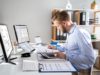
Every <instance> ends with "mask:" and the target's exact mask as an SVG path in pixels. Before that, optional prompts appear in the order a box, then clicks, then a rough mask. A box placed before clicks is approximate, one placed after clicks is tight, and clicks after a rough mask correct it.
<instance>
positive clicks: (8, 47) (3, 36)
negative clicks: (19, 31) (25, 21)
mask: <svg viewBox="0 0 100 75" xmlns="http://www.w3.org/2000/svg"><path fill="white" fill-rule="evenodd" d="M0 44H1V47H2V52H3V55H4V59H5V61H6V62H9V57H10V55H11V52H12V50H13V47H12V44H11V40H10V36H9V32H8V29H7V26H6V25H0Z"/></svg>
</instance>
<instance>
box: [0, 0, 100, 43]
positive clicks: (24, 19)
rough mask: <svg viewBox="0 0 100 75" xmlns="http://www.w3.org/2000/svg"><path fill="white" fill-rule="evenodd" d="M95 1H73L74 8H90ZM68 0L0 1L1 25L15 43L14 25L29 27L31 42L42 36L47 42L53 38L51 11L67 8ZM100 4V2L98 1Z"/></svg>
mask: <svg viewBox="0 0 100 75" xmlns="http://www.w3.org/2000/svg"><path fill="white" fill-rule="evenodd" d="M92 1H93V0H71V3H72V5H73V8H90V3H91V2H92ZM66 2H67V0H0V23H4V24H7V25H8V27H9V31H10V35H11V38H12V40H13V41H15V35H14V31H13V25H15V24H25V25H28V28H29V32H30V33H29V34H30V37H31V41H33V38H34V36H37V35H40V36H41V37H42V38H43V40H44V41H45V42H48V41H50V38H51V22H50V16H51V9H53V8H65V6H66ZM97 3H98V4H100V0H97ZM99 7H100V5H99Z"/></svg>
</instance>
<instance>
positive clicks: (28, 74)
mask: <svg viewBox="0 0 100 75" xmlns="http://www.w3.org/2000/svg"><path fill="white" fill-rule="evenodd" d="M13 56H14V57H15V56H17V57H18V58H17V59H15V60H14V62H15V63H16V64H17V65H12V64H9V63H2V64H0V75H55V74H57V75H72V73H71V72H60V73H57V72H56V73H50V72H49V73H40V72H38V71H23V70H22V58H20V55H12V57H13ZM24 59H27V60H35V61H37V62H38V60H37V52H34V53H33V54H32V56H31V57H30V58H24ZM57 62H58V61H57ZM37 66H38V65H37Z"/></svg>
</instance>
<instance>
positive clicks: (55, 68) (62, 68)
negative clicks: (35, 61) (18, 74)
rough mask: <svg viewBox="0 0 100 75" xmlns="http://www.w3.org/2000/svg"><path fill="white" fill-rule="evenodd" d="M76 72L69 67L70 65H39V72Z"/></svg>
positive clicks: (58, 63) (62, 63) (61, 63)
mask: <svg viewBox="0 0 100 75" xmlns="http://www.w3.org/2000/svg"><path fill="white" fill-rule="evenodd" d="M70 71H76V70H75V69H74V68H72V67H71V66H70V63H65V62H56V63H50V62H48V63H46V62H45V63H40V64H39V72H70Z"/></svg>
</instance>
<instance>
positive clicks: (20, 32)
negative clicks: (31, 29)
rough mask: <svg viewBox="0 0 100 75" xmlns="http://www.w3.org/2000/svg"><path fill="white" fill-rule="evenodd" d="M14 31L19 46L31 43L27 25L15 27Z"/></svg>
mask: <svg viewBox="0 0 100 75" xmlns="http://www.w3.org/2000/svg"><path fill="white" fill-rule="evenodd" d="M14 31H15V35H16V39H17V42H18V43H19V44H20V43H24V42H29V41H30V39H29V33H28V28H27V25H14Z"/></svg>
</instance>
